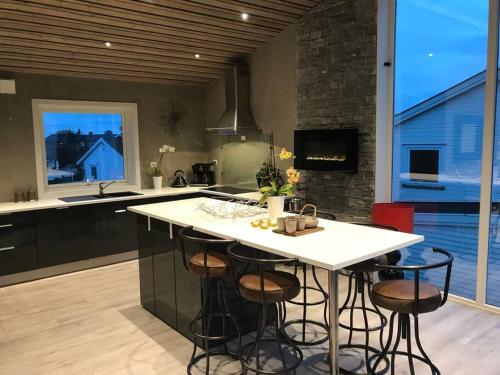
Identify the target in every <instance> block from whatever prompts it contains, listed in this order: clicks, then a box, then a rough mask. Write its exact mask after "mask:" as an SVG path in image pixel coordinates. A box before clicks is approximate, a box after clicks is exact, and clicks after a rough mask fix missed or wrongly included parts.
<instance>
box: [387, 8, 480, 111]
mask: <svg viewBox="0 0 500 375" xmlns="http://www.w3.org/2000/svg"><path fill="white" fill-rule="evenodd" d="M487 37H488V0H397V10H396V51H395V54H396V56H395V81H394V85H395V98H394V110H395V113H399V112H401V111H404V110H405V109H408V108H410V107H412V106H414V105H415V104H418V103H420V102H422V101H423V100H425V99H428V98H430V97H432V96H434V95H436V94H438V93H440V92H441V91H444V90H446V89H448V88H449V87H451V86H453V85H455V84H457V83H460V82H462V81H463V80H465V79H467V78H469V77H471V76H473V75H475V74H477V73H479V72H481V71H483V70H485V69H486V51H487Z"/></svg>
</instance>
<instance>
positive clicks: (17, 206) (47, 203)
mask: <svg viewBox="0 0 500 375" xmlns="http://www.w3.org/2000/svg"><path fill="white" fill-rule="evenodd" d="M200 189H201V188H199V187H191V186H187V187H184V188H171V187H166V188H163V189H161V190H155V189H143V190H133V191H134V192H136V193H141V194H142V195H132V196H129V197H114V198H105V199H96V200H88V201H81V202H64V201H62V200H60V199H58V198H49V199H40V200H38V201H33V202H19V203H14V202H6V203H0V214H6V213H11V212H20V211H31V210H43V209H46V208H57V207H69V206H79V205H86V204H99V203H109V202H120V201H126V200H134V199H143V198H154V197H163V196H169V195H180V194H189V193H198V192H200ZM83 195H85V194H83Z"/></svg>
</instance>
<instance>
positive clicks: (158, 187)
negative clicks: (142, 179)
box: [153, 176, 163, 190]
mask: <svg viewBox="0 0 500 375" xmlns="http://www.w3.org/2000/svg"><path fill="white" fill-rule="evenodd" d="M162 181H163V176H153V185H154V186H155V190H161V183H162Z"/></svg>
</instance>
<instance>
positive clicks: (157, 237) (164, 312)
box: [151, 219, 177, 328]
mask: <svg viewBox="0 0 500 375" xmlns="http://www.w3.org/2000/svg"><path fill="white" fill-rule="evenodd" d="M151 236H152V238H153V273H154V291H155V312H156V316H157V317H159V318H160V319H161V320H163V321H164V322H165V323H167V324H168V325H170V326H171V327H173V328H176V327H177V315H176V308H177V306H176V293H175V292H176V289H175V283H176V271H177V270H176V269H175V261H174V247H173V246H172V243H173V240H172V239H171V238H170V225H169V224H168V223H165V222H163V221H158V220H154V219H151Z"/></svg>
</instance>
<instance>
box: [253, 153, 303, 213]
mask: <svg viewBox="0 0 500 375" xmlns="http://www.w3.org/2000/svg"><path fill="white" fill-rule="evenodd" d="M278 156H279V158H280V160H289V159H292V158H294V155H293V154H292V153H291V152H290V151H287V150H286V149H285V148H282V149H281V151H280V153H279V155H278ZM261 172H262V174H261V178H262V179H267V181H269V184H268V185H264V186H260V187H259V190H260V192H261V193H262V196H261V198H260V203H261V204H264V203H267V208H268V210H269V219H270V220H271V222H276V221H277V219H278V217H280V216H283V213H284V208H285V196H287V195H292V193H293V186H294V185H295V184H297V183H298V182H299V180H300V172H299V171H297V170H296V169H294V168H293V167H290V168H288V169H287V170H286V175H287V181H286V183H285V181H284V180H283V177H282V172H281V170H280V169H279V168H278V167H276V162H275V158H274V152H273V153H272V156H271V158H270V160H269V162H268V163H267V164H266V163H264V165H263V167H262V168H261V170H260V171H259V173H261ZM264 174H265V175H264Z"/></svg>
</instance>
